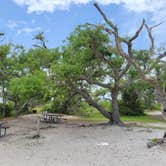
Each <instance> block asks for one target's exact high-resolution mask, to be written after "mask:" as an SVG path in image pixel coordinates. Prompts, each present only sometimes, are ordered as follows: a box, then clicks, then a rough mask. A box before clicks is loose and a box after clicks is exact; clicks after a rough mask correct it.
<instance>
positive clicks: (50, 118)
mask: <svg viewBox="0 0 166 166" xmlns="http://www.w3.org/2000/svg"><path fill="white" fill-rule="evenodd" d="M42 114H43V118H42V120H43V121H44V122H47V123H58V122H60V121H61V120H62V117H63V115H62V114H55V113H49V112H47V111H44V112H43V113H42Z"/></svg>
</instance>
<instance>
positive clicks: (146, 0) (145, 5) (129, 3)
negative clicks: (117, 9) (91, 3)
mask: <svg viewBox="0 0 166 166" xmlns="http://www.w3.org/2000/svg"><path fill="white" fill-rule="evenodd" d="M97 1H98V2H99V3H101V4H103V5H108V4H122V5H123V6H124V7H126V8H127V9H129V10H133V11H135V12H144V11H145V12H153V11H156V10H159V9H163V10H164V9H165V6H166V1H165V0H97Z"/></svg>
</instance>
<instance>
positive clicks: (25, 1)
mask: <svg viewBox="0 0 166 166" xmlns="http://www.w3.org/2000/svg"><path fill="white" fill-rule="evenodd" d="M13 1H14V2H15V3H16V4H18V5H20V6H27V11H28V13H32V12H44V11H47V12H53V11H54V10H56V9H61V10H66V9H68V8H69V6H70V4H72V3H74V4H86V3H88V2H90V1H91V0H13Z"/></svg>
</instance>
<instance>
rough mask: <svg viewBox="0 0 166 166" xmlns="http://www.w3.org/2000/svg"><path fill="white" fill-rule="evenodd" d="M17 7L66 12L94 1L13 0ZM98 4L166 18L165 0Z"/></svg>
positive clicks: (115, 0)
mask: <svg viewBox="0 0 166 166" xmlns="http://www.w3.org/2000/svg"><path fill="white" fill-rule="evenodd" d="M13 1H14V2H15V3H16V4H17V5H19V6H26V7H27V12H28V13H33V12H44V11H46V12H53V11H54V10H57V9H60V10H67V9H68V8H69V7H70V5H71V4H87V3H89V2H94V1H95V0H13ZM96 1H97V2H98V3H99V4H103V5H109V4H117V5H122V6H124V7H125V8H126V9H128V10H130V11H134V12H150V13H152V15H153V18H152V19H153V21H158V20H161V19H165V18H166V9H165V6H166V0H96Z"/></svg>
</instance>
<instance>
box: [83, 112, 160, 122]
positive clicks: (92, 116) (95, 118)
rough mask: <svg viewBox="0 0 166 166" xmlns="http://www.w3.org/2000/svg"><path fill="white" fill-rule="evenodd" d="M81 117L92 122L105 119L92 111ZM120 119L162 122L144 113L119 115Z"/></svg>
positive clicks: (125, 120)
mask: <svg viewBox="0 0 166 166" xmlns="http://www.w3.org/2000/svg"><path fill="white" fill-rule="evenodd" d="M81 119H82V120H85V121H92V122H100V121H107V119H106V118H105V117H104V116H102V115H101V114H100V113H98V112H96V113H92V114H90V115H88V116H85V117H82V118H81ZM121 120H122V121H124V122H143V123H159V122H163V121H161V120H159V119H155V118H153V117H151V116H148V115H144V116H121Z"/></svg>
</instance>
